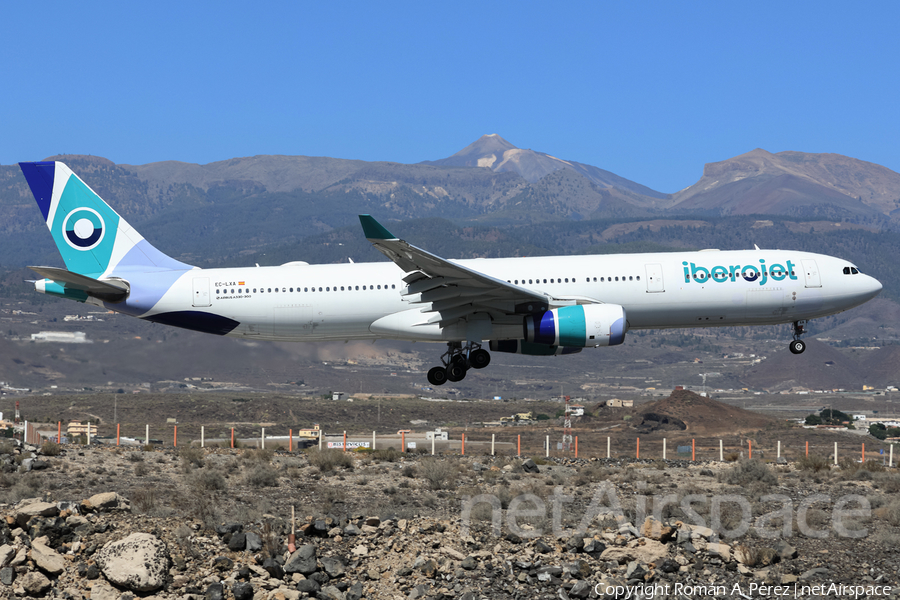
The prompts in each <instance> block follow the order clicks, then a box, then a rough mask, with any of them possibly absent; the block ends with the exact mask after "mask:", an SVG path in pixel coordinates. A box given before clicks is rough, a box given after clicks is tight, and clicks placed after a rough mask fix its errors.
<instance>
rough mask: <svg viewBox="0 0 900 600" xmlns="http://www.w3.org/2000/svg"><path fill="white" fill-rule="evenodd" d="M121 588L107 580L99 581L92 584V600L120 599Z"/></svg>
mask: <svg viewBox="0 0 900 600" xmlns="http://www.w3.org/2000/svg"><path fill="white" fill-rule="evenodd" d="M119 596H121V593H120V592H119V590H117V589H116V588H114V587H113V586H111V585H109V584H108V583H106V582H105V581H98V582H97V583H95V584H94V585H92V586H91V600H119Z"/></svg>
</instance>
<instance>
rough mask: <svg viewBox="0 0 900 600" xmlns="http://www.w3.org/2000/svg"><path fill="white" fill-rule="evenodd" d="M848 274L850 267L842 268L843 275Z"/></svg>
mask: <svg viewBox="0 0 900 600" xmlns="http://www.w3.org/2000/svg"><path fill="white" fill-rule="evenodd" d="M849 274H850V267H844V275H849Z"/></svg>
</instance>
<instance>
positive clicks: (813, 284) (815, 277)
mask: <svg viewBox="0 0 900 600" xmlns="http://www.w3.org/2000/svg"><path fill="white" fill-rule="evenodd" d="M800 263H801V265H802V266H803V277H804V280H803V281H804V283H805V285H806V287H808V288H820V287H822V280H821V279H820V278H819V267H818V265H816V261H814V260H801V261H800Z"/></svg>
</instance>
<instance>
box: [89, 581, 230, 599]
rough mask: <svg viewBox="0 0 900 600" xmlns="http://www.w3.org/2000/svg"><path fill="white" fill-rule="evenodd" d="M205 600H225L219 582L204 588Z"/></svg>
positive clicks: (222, 588)
mask: <svg viewBox="0 0 900 600" xmlns="http://www.w3.org/2000/svg"><path fill="white" fill-rule="evenodd" d="M92 600H93V599H92ZM206 600H225V586H223V585H222V583H221V582H219V581H217V582H215V583H211V584H210V585H209V587H208V588H206Z"/></svg>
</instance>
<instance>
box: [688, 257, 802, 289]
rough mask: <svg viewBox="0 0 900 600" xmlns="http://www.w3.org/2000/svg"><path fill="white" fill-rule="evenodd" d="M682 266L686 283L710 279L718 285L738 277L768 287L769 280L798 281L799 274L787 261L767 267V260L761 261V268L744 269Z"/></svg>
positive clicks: (694, 265) (754, 266)
mask: <svg viewBox="0 0 900 600" xmlns="http://www.w3.org/2000/svg"><path fill="white" fill-rule="evenodd" d="M681 264H682V265H684V282H685V283H690V282H691V281H692V280H693V281H697V282H700V283H704V282H706V281H708V280H710V279H712V280H713V281H715V282H716V283H724V282H726V281H737V278H738V277H740V278H742V279H744V280H745V281H749V282H751V283H752V282H754V281H757V280H759V285H766V282H767V281H768V280H769V278H772V279H774V280H775V281H784V279H785V277H787V278H788V279H793V280H795V281H796V280H797V274H796V272H795V271H794V267H795V265H794V263H793V262H791V261H786V262H785V265H780V264H773V265H769V266H768V267H766V261H765V259H760V260H759V266H756V265H744V266H743V267H742V266H741V265H733V266H728V267H726V266H724V265H717V266H715V267H712V268H710V269H707V268H706V267H699V266H697V264H696V263H688V262H687V261H682V263H681Z"/></svg>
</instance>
